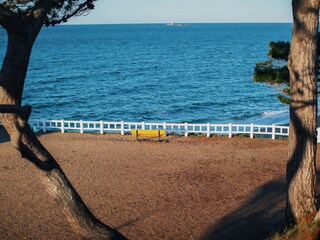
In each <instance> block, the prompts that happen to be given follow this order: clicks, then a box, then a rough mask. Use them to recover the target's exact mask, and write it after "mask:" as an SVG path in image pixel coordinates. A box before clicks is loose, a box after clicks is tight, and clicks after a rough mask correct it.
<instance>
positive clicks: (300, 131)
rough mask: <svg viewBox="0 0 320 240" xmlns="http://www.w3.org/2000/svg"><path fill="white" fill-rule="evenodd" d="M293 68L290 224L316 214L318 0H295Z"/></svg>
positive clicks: (291, 63)
mask: <svg viewBox="0 0 320 240" xmlns="http://www.w3.org/2000/svg"><path fill="white" fill-rule="evenodd" d="M292 9H293V18H294V19H293V32H292V43H291V49H290V56H289V61H288V67H289V70H290V81H291V82H290V87H291V93H292V96H291V103H290V135H289V154H288V163H287V175H286V180H287V213H286V215H287V220H288V223H289V224H292V223H297V222H301V221H304V220H307V219H308V218H309V217H310V219H311V220H312V216H314V215H315V214H316V211H317V209H316V198H315V183H316V168H315V163H316V148H317V142H316V128H317V83H316V80H317V75H316V58H317V55H316V53H317V33H318V19H319V1H318V0H293V1H292Z"/></svg>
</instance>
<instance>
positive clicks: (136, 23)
mask: <svg viewBox="0 0 320 240" xmlns="http://www.w3.org/2000/svg"><path fill="white" fill-rule="evenodd" d="M173 22H174V23H178V24H179V23H181V24H284V23H285V24H292V22H285V21H284V22H281V21H279V22H178V21H173ZM167 23H172V21H171V22H123V23H120V22H115V23H72V22H67V23H63V24H61V25H148V24H159V25H160V24H167Z"/></svg>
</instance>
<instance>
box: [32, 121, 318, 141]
mask: <svg viewBox="0 0 320 240" xmlns="http://www.w3.org/2000/svg"><path fill="white" fill-rule="evenodd" d="M29 123H30V125H31V127H32V128H33V129H34V130H35V131H43V132H46V131H61V132H62V133H64V132H66V131H69V132H80V133H85V132H92V133H100V134H104V133H116V132H117V133H120V134H121V135H125V134H126V133H130V132H131V130H134V129H146V130H166V131H167V133H168V134H181V135H184V136H186V137H187V136H189V135H194V134H204V135H206V136H207V137H210V136H212V135H227V136H229V137H230V138H231V137H232V136H233V135H239V134H242V135H248V136H249V137H250V138H253V137H254V136H264V137H268V136H269V137H271V138H272V139H276V138H286V137H288V136H289V127H288V126H276V125H254V124H231V123H230V124H210V123H207V124H191V123H166V122H163V123H145V122H105V121H82V120H80V121H69V120H30V121H29ZM319 133H320V131H319V129H318V139H319V140H320V134H319ZM319 140H318V142H319Z"/></svg>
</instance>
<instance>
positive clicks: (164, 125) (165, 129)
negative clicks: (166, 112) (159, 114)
mask: <svg viewBox="0 0 320 240" xmlns="http://www.w3.org/2000/svg"><path fill="white" fill-rule="evenodd" d="M163 130H164V131H165V137H166V136H167V123H166V122H164V123H163Z"/></svg>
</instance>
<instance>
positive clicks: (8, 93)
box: [0, 30, 126, 239]
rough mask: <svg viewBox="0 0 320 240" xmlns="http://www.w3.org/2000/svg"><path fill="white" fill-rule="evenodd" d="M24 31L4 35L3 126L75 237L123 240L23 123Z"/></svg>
mask: <svg viewBox="0 0 320 240" xmlns="http://www.w3.org/2000/svg"><path fill="white" fill-rule="evenodd" d="M26 31H27V30H24V31H23V32H15V33H8V47H7V52H6V56H5V59H4V63H3V66H2V69H1V74H0V112H2V113H1V114H0V119H1V121H2V123H3V126H4V127H5V129H6V130H7V132H8V134H9V135H10V139H11V142H12V144H13V145H14V147H16V148H17V149H18V150H19V151H20V153H21V155H22V157H24V158H26V159H28V160H29V161H30V162H32V163H33V164H34V165H35V166H36V169H37V172H38V173H39V176H40V179H41V181H42V183H43V184H44V186H45V188H46V190H47V191H48V193H49V194H50V195H51V196H52V197H53V198H54V199H55V201H56V202H57V203H58V205H59V207H60V209H61V210H62V212H63V213H64V214H65V215H66V217H67V220H68V222H69V223H70V225H71V227H72V228H73V230H74V231H75V232H76V233H77V234H78V235H79V236H82V237H83V238H84V239H126V238H125V237H124V236H122V235H121V234H120V233H118V232H117V231H116V230H114V229H112V228H110V227H108V226H106V225H104V224H103V223H102V222H100V221H99V220H98V219H97V218H96V217H95V216H94V215H93V214H92V213H91V212H90V210H89V209H88V208H87V207H86V205H85V204H84V202H83V201H82V199H81V197H80V196H79V195H78V193H77V192H76V190H75V189H74V188H73V186H72V185H71V183H70V182H69V180H68V179H67V177H66V175H65V174H64V172H63V171H62V169H61V167H60V166H59V164H58V163H57V162H56V161H55V159H54V158H53V157H52V156H51V154H50V153H49V152H48V151H47V150H46V149H45V148H44V147H43V146H42V144H41V143H40V141H39V140H38V139H37V137H36V136H35V134H34V132H33V131H32V129H31V128H30V126H29V125H28V123H27V121H28V117H29V115H30V111H31V109H30V108H29V107H20V105H21V99H22V93H23V86H24V80H25V77H26V72H27V68H28V64H29V58H30V54H31V49H32V45H33V39H35V37H32V36H31V38H30V36H28V34H27V33H28V32H26ZM29 33H30V32H29ZM17 109H18V110H19V111H17Z"/></svg>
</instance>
